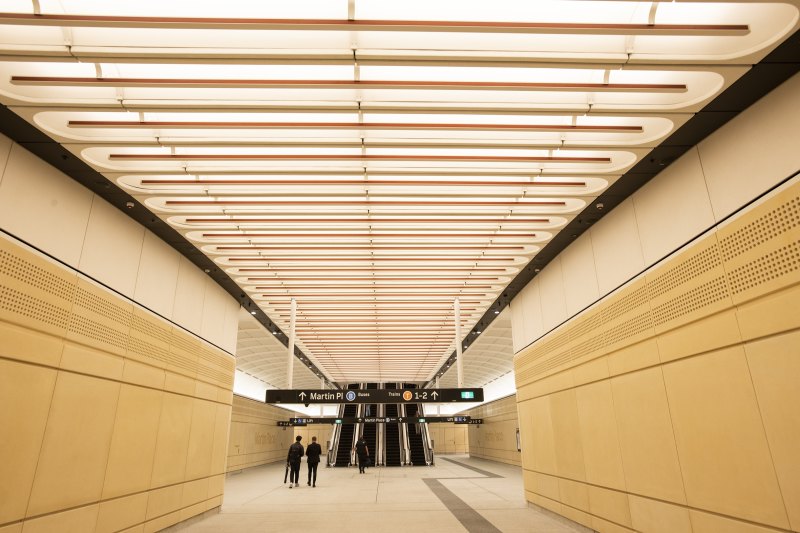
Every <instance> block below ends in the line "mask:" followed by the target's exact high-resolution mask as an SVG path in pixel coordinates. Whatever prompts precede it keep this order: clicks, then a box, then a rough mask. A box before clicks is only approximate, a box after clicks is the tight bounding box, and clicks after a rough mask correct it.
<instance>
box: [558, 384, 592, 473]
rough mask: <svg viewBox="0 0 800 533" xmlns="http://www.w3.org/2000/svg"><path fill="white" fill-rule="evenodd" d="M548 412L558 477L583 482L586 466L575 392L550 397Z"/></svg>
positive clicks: (570, 391)
mask: <svg viewBox="0 0 800 533" xmlns="http://www.w3.org/2000/svg"><path fill="white" fill-rule="evenodd" d="M550 410H551V416H552V424H553V437H554V438H553V442H554V444H555V455H556V468H557V472H558V475H559V476H562V477H568V478H571V479H579V480H582V481H585V480H586V466H585V463H584V459H583V444H582V442H581V428H580V423H579V422H578V404H577V401H576V399H575V391H574V390H568V391H563V392H559V393H556V394H553V395H552V396H550Z"/></svg>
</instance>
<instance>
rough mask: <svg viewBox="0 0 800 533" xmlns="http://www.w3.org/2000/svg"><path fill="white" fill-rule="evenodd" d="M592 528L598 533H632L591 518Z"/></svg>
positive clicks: (604, 521)
mask: <svg viewBox="0 0 800 533" xmlns="http://www.w3.org/2000/svg"><path fill="white" fill-rule="evenodd" d="M592 528H593V529H594V530H595V531H598V532H599V533H633V530H632V529H628V528H627V527H622V526H620V525H618V524H615V523H613V522H609V521H607V520H603V519H602V518H598V517H596V516H592Z"/></svg>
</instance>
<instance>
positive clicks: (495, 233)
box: [202, 229, 536, 239]
mask: <svg viewBox="0 0 800 533" xmlns="http://www.w3.org/2000/svg"><path fill="white" fill-rule="evenodd" d="M202 236H203V238H206V239H215V238H219V239H223V238H239V239H251V238H254V237H258V238H270V239H274V238H288V237H291V238H295V239H297V238H331V237H335V238H337V239H347V238H364V239H386V238H433V237H436V238H448V239H453V238H459V237H463V238H480V237H488V238H503V239H507V238H511V237H524V238H534V237H536V234H535V233H504V232H503V230H501V229H497V230H491V231H486V232H481V233H341V230H338V229H337V230H331V233H203V235H202Z"/></svg>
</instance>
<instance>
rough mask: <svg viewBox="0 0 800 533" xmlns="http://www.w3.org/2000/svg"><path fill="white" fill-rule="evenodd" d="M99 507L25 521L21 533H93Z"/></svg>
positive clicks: (81, 508) (71, 510)
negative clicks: (88, 532)
mask: <svg viewBox="0 0 800 533" xmlns="http://www.w3.org/2000/svg"><path fill="white" fill-rule="evenodd" d="M98 509H99V505H97V504H95V505H87V506H85V507H78V508H77V509H70V510H69V511H63V512H59V513H54V514H50V515H47V516H43V517H41V518H34V519H32V520H26V521H25V523H24V524H23V525H22V533H53V532H54V531H57V532H58V533H86V532H87V531H94V528H95V525H96V524H97V512H98Z"/></svg>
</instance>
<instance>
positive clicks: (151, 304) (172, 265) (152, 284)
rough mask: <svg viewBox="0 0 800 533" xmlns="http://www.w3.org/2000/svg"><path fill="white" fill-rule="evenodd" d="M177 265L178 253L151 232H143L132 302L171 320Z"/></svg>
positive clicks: (178, 260) (178, 262)
mask: <svg viewBox="0 0 800 533" xmlns="http://www.w3.org/2000/svg"><path fill="white" fill-rule="evenodd" d="M179 265H180V254H179V253H178V252H177V251H176V250H175V249H174V248H172V247H171V246H170V245H169V244H167V243H166V242H164V241H162V240H161V239H160V238H158V237H156V236H155V235H154V234H153V233H152V232H150V231H145V232H144V242H143V245H142V256H141V259H140V261H139V270H138V272H137V276H136V286H135V289H134V292H133V299H134V300H136V301H137V302H139V303H140V304H142V305H143V306H145V307H147V308H148V309H151V310H152V311H154V312H156V313H158V314H160V315H162V316H164V317H167V318H172V310H173V309H174V306H175V287H176V286H177V281H178V266H179Z"/></svg>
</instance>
